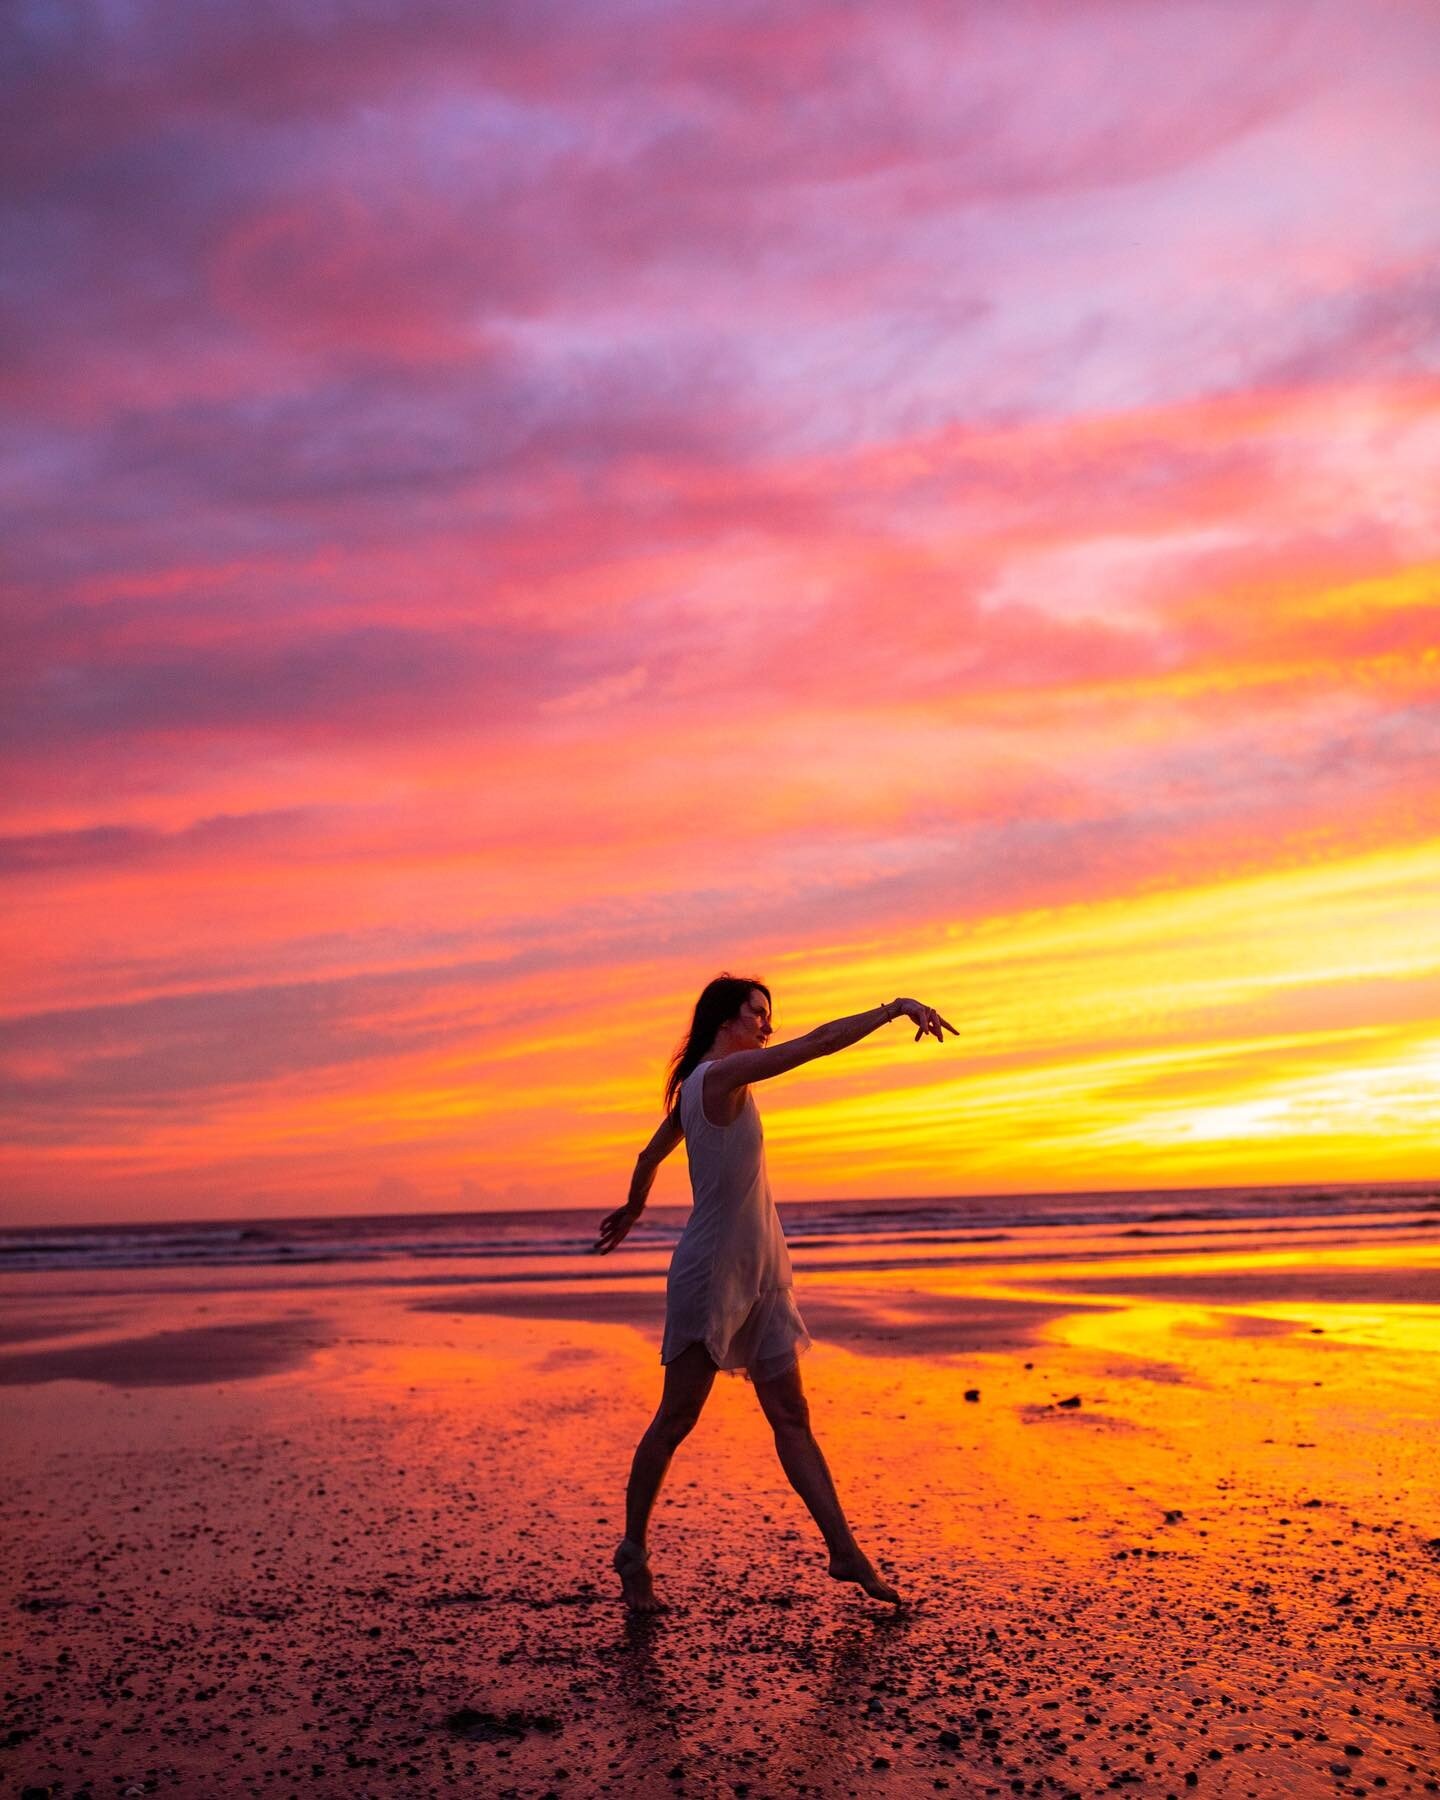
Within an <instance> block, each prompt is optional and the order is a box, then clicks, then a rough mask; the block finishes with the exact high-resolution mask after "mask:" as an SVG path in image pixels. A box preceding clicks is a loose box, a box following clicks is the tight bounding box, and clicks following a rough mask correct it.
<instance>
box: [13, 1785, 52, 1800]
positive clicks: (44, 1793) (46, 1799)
mask: <svg viewBox="0 0 1440 1800" xmlns="http://www.w3.org/2000/svg"><path fill="white" fill-rule="evenodd" d="M54 1792H55V1790H54V1788H50V1787H23V1788H21V1790H20V1800H50V1796H51V1795H52V1794H53V1793H54Z"/></svg>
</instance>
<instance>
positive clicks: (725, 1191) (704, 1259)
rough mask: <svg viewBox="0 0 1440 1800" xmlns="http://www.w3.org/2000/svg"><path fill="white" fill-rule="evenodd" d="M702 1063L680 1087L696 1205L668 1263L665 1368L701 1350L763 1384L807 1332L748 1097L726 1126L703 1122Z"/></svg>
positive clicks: (804, 1346)
mask: <svg viewBox="0 0 1440 1800" xmlns="http://www.w3.org/2000/svg"><path fill="white" fill-rule="evenodd" d="M709 1067H710V1064H709V1063H708V1062H703V1063H701V1065H700V1067H699V1068H698V1069H694V1070H692V1071H691V1073H690V1074H689V1075H688V1076H686V1078H685V1080H684V1082H683V1083H682V1084H681V1087H680V1123H681V1125H682V1127H683V1128H684V1131H685V1154H686V1156H687V1158H688V1159H689V1163H690V1187H691V1192H692V1193H693V1195H694V1201H695V1204H694V1207H693V1208H692V1210H691V1213H690V1217H689V1219H688V1220H687V1221H686V1223H685V1229H684V1231H683V1232H682V1233H681V1234H680V1241H679V1243H678V1244H676V1246H675V1254H674V1255H673V1256H672V1257H671V1259H670V1275H669V1279H668V1280H667V1282H666V1284H665V1337H664V1341H663V1343H662V1344H661V1347H660V1360H661V1362H662V1363H668V1362H673V1361H674V1359H675V1358H676V1357H677V1356H678V1355H679V1354H680V1352H681V1351H682V1350H684V1349H686V1348H687V1347H688V1346H689V1345H691V1344H704V1346H705V1348H706V1349H707V1350H708V1351H709V1352H710V1355H711V1357H712V1358H713V1359H714V1361H715V1363H716V1365H717V1367H719V1368H722V1369H726V1370H728V1371H730V1372H731V1373H732V1374H733V1373H737V1372H738V1371H739V1370H741V1369H743V1370H744V1371H745V1373H746V1374H747V1375H748V1376H755V1375H759V1376H761V1377H762V1378H764V1377H766V1376H769V1375H778V1374H780V1373H781V1372H782V1371H783V1370H784V1369H787V1368H788V1367H789V1366H790V1364H791V1363H792V1362H794V1360H795V1358H796V1357H797V1356H798V1355H799V1353H800V1352H801V1351H802V1350H808V1349H809V1347H810V1334H809V1332H808V1331H806V1329H805V1321H804V1320H803V1319H802V1318H801V1317H800V1314H799V1312H798V1311H797V1309H796V1306H795V1295H794V1290H793V1287H792V1279H793V1278H792V1276H791V1272H790V1252H789V1250H788V1249H787V1248H786V1246H785V1233H784V1231H783V1230H782V1229H781V1225H780V1218H779V1215H778V1214H777V1213H776V1211H775V1202H774V1200H773V1199H772V1198H771V1195H770V1180H769V1177H768V1176H767V1174H766V1172H765V1134H764V1132H763V1131H762V1130H761V1128H760V1109H759V1107H758V1106H756V1104H755V1097H754V1095H753V1094H751V1093H750V1092H749V1091H748V1090H747V1091H746V1094H745V1104H744V1106H743V1107H741V1109H740V1116H739V1117H738V1118H737V1119H736V1120H735V1122H734V1123H733V1124H731V1125H712V1124H711V1122H710V1120H709V1119H707V1118H706V1117H705V1106H704V1099H703V1096H704V1091H705V1071H706V1070H707V1069H708V1068H709Z"/></svg>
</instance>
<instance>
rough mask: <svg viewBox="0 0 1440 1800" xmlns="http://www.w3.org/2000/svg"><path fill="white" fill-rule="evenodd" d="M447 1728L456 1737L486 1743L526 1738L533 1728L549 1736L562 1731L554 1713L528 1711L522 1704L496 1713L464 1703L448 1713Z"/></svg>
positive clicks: (473, 1742) (476, 1742) (474, 1742)
mask: <svg viewBox="0 0 1440 1800" xmlns="http://www.w3.org/2000/svg"><path fill="white" fill-rule="evenodd" d="M445 1729H446V1730H447V1731H453V1732H454V1733H455V1735H456V1736H457V1737H463V1738H467V1739H468V1740H469V1741H470V1742H471V1743H472V1744H484V1743H490V1742H493V1741H494V1740H495V1739H497V1738H523V1737H525V1736H526V1734H527V1733H528V1732H531V1731H538V1732H540V1733H541V1734H542V1735H544V1736H546V1737H550V1736H553V1735H554V1733H555V1732H557V1731H559V1729H560V1721H559V1720H558V1719H557V1718H555V1717H554V1715H553V1714H551V1713H529V1712H525V1711H524V1710H523V1709H522V1708H520V1707H511V1708H510V1710H509V1711H508V1712H504V1713H493V1712H483V1711H481V1710H480V1709H479V1708H477V1707H474V1706H462V1707H459V1708H458V1709H457V1710H456V1711H455V1712H452V1713H449V1714H447V1716H446V1719H445Z"/></svg>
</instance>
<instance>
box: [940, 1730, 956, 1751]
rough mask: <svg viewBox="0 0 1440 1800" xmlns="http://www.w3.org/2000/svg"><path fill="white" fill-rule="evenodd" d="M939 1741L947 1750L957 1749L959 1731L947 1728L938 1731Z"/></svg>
mask: <svg viewBox="0 0 1440 1800" xmlns="http://www.w3.org/2000/svg"><path fill="white" fill-rule="evenodd" d="M940 1742H941V1743H942V1744H943V1745H944V1746H945V1748H946V1749H947V1750H958V1749H959V1748H960V1733H959V1732H958V1731H950V1730H948V1729H947V1730H945V1731H942V1732H941V1733H940Z"/></svg>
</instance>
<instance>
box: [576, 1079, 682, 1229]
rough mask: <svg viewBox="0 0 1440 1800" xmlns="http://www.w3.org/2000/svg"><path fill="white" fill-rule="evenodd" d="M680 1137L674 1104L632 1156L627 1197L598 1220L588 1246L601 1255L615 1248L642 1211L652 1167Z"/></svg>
mask: <svg viewBox="0 0 1440 1800" xmlns="http://www.w3.org/2000/svg"><path fill="white" fill-rule="evenodd" d="M684 1141H685V1130H684V1127H683V1126H682V1125H681V1123H680V1108H679V1107H678V1106H677V1107H676V1108H675V1110H674V1111H673V1112H668V1113H666V1115H665V1117H664V1118H663V1119H662V1120H661V1121H660V1124H659V1126H658V1127H657V1129H656V1132H655V1135H654V1137H652V1138H651V1140H650V1142H649V1143H648V1144H647V1145H646V1146H645V1148H644V1149H643V1150H642V1151H641V1152H640V1154H639V1156H637V1157H636V1159H635V1173H634V1174H633V1175H632V1176H631V1177H630V1198H629V1199H628V1200H627V1201H626V1202H625V1204H624V1205H623V1206H621V1207H617V1208H616V1210H615V1211H614V1212H612V1213H611V1214H610V1215H609V1217H608V1218H606V1219H604V1220H603V1221H602V1222H601V1226H600V1235H599V1237H598V1238H597V1239H596V1240H595V1242H594V1243H593V1244H592V1245H591V1246H590V1248H591V1249H592V1250H594V1251H597V1252H598V1253H599V1254H600V1255H601V1256H604V1255H605V1254H606V1253H607V1252H608V1251H610V1250H613V1249H614V1248H615V1246H616V1245H617V1244H618V1243H619V1242H620V1240H621V1239H622V1238H623V1237H624V1236H625V1234H626V1233H627V1232H628V1231H629V1229H630V1227H631V1226H632V1225H633V1224H634V1223H635V1221H636V1220H637V1219H638V1218H639V1217H640V1215H641V1213H642V1212H644V1210H645V1202H646V1201H647V1200H648V1199H649V1198H650V1189H651V1188H652V1187H653V1186H654V1183H655V1171H656V1170H657V1169H658V1168H659V1167H660V1165H661V1163H662V1162H664V1160H665V1158H666V1157H667V1156H668V1155H669V1154H670V1152H671V1151H672V1150H673V1149H674V1148H675V1146H676V1145H677V1144H681V1143H683V1142H684Z"/></svg>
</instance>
